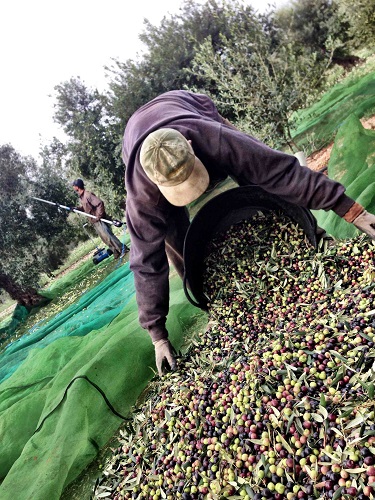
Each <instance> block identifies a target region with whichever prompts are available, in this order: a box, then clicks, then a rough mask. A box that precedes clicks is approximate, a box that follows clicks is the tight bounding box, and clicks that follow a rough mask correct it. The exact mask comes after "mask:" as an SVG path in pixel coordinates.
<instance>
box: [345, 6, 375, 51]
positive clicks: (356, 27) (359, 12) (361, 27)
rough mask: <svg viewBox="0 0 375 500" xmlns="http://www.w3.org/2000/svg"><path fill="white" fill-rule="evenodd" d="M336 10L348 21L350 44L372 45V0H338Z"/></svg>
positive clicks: (374, 20)
mask: <svg viewBox="0 0 375 500" xmlns="http://www.w3.org/2000/svg"><path fill="white" fill-rule="evenodd" d="M337 5H338V11H339V13H340V15H341V16H342V18H343V19H345V20H346V21H347V23H348V34H349V36H350V37H351V46H353V47H354V48H358V47H362V46H374V44H375V3H374V0H338V1H337Z"/></svg>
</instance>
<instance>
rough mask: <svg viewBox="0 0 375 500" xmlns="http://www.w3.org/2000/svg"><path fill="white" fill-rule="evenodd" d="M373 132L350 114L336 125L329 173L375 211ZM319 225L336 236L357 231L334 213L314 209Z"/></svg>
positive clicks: (343, 235)
mask: <svg viewBox="0 0 375 500" xmlns="http://www.w3.org/2000/svg"><path fill="white" fill-rule="evenodd" d="M374 163H375V131H374V130H368V129H365V128H364V127H363V126H362V124H361V122H360V121H359V119H358V118H357V116H355V115H354V114H353V115H350V116H349V117H348V118H347V120H345V121H344V123H343V124H342V125H341V127H340V128H339V130H338V132H337V135H336V138H335V142H334V146H333V149H332V152H331V157H330V160H329V164H328V176H329V177H330V178H331V179H335V180H337V181H339V182H341V183H342V184H343V185H344V186H345V187H346V194H348V196H350V197H352V198H353V199H355V200H356V201H357V202H358V203H360V204H361V205H363V206H364V207H365V208H366V209H367V210H368V211H369V212H371V213H375V168H374ZM314 215H315V216H316V218H317V220H318V224H319V225H320V226H322V227H323V228H324V229H325V230H326V231H327V232H328V233H329V234H331V235H332V236H334V237H335V238H351V237H354V236H356V235H357V234H359V231H358V230H357V229H356V228H355V227H354V226H353V224H349V223H347V222H346V221H345V220H344V219H342V218H341V217H338V216H337V215H336V214H335V213H334V212H332V211H330V212H324V211H322V210H319V211H315V212H314Z"/></svg>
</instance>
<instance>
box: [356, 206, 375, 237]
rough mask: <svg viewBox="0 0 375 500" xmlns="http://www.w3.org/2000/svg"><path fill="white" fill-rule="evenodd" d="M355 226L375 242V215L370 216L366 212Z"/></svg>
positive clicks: (357, 220)
mask: <svg viewBox="0 0 375 500" xmlns="http://www.w3.org/2000/svg"><path fill="white" fill-rule="evenodd" d="M353 224H354V225H355V227H356V228H358V229H359V230H360V231H362V232H363V233H366V234H367V235H368V236H370V238H372V239H373V240H375V215H373V214H370V213H369V212H367V211H366V210H364V211H363V212H362V213H361V214H360V215H358V217H357V218H356V219H354V220H353Z"/></svg>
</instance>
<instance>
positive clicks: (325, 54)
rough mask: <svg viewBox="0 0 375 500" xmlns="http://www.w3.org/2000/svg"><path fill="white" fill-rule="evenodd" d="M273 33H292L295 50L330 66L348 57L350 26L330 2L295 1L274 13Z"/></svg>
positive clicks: (320, 0) (336, 5) (317, 0)
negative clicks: (333, 62) (299, 50)
mask: <svg viewBox="0 0 375 500" xmlns="http://www.w3.org/2000/svg"><path fill="white" fill-rule="evenodd" d="M272 24H273V30H275V31H276V32H279V31H286V30H288V32H289V39H290V40H291V41H292V42H293V44H294V45H295V47H298V46H300V47H301V48H303V49H304V50H307V51H308V52H311V53H315V54H316V55H317V58H318V60H322V59H323V60H325V61H326V64H327V65H329V64H330V63H331V62H332V60H334V59H335V58H336V57H342V56H344V55H345V54H346V53H347V43H348V41H349V40H350V36H349V34H348V28H349V24H348V22H347V20H345V19H344V18H343V16H342V14H341V12H340V10H339V9H338V4H337V3H336V2H333V1H331V0H294V1H292V3H291V4H290V6H289V4H288V6H286V7H284V8H282V9H280V10H279V11H278V12H276V13H275V16H274V18H273V23H272Z"/></svg>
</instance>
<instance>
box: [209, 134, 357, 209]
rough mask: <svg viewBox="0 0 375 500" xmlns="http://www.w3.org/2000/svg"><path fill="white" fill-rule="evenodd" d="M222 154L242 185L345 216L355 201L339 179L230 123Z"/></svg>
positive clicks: (222, 161)
mask: <svg viewBox="0 0 375 500" xmlns="http://www.w3.org/2000/svg"><path fill="white" fill-rule="evenodd" d="M219 157H220V162H221V163H223V164H224V165H231V167H230V169H231V173H230V175H233V177H234V178H235V180H237V182H238V183H239V184H240V185H247V184H256V185H258V186H261V187H263V188H264V189H265V190H266V191H267V192H269V193H273V194H276V195H278V196H280V197H282V198H283V199H285V200H286V201H289V202H291V203H294V204H296V205H299V206H303V207H306V208H310V209H322V210H333V211H335V212H336V213H337V214H338V215H339V216H343V215H344V214H345V213H346V212H347V211H348V210H349V208H350V207H351V206H352V205H353V204H354V200H353V199H351V198H349V197H348V196H346V195H345V187H344V186H343V185H342V184H340V183H339V182H336V181H334V180H332V179H329V178H328V177H327V176H326V175H325V174H323V173H321V172H315V171H313V170H311V169H309V168H308V167H302V166H301V165H300V164H299V162H298V160H297V158H295V157H294V156H293V155H289V154H286V153H283V152H281V151H276V150H273V149H271V148H269V147H268V146H266V145H265V144H263V143H262V142H260V141H258V140H257V139H255V138H253V137H251V136H249V135H247V134H244V133H242V132H239V131H238V132H236V131H235V130H233V129H231V128H230V127H228V126H226V125H222V130H221V137H220V155H219Z"/></svg>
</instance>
